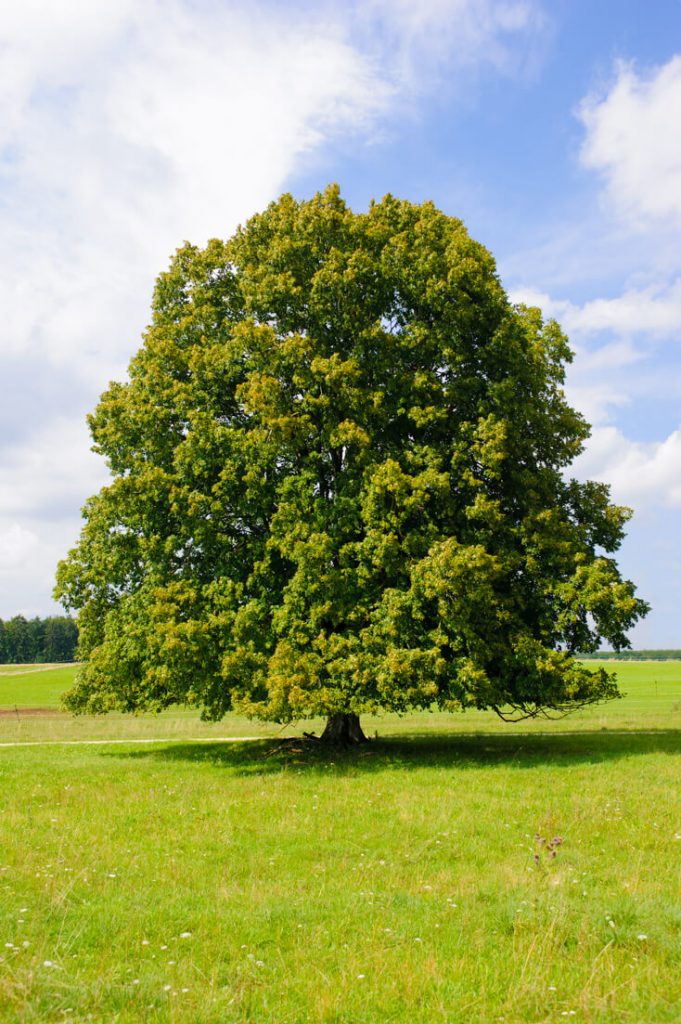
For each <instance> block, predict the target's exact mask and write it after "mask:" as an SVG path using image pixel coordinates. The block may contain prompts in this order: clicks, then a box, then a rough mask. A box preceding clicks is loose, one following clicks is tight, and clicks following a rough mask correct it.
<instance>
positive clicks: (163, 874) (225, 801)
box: [0, 663, 681, 1024]
mask: <svg viewBox="0 0 681 1024" xmlns="http://www.w3.org/2000/svg"><path fill="white" fill-rule="evenodd" d="M619 670H620V682H621V685H622V688H623V689H624V690H625V691H627V692H628V693H629V696H628V697H627V698H626V699H625V700H623V701H620V702H618V703H616V704H613V705H610V706H608V707H607V708H600V709H594V710H593V711H591V712H589V713H588V714H587V713H585V714H583V715H581V716H580V717H579V718H575V719H572V720H571V719H567V720H565V721H564V722H560V723H554V724H551V725H547V723H541V724H538V725H536V726H532V727H528V726H527V725H520V726H504V725H503V724H501V723H498V724H497V723H496V722H494V721H493V720H492V719H491V718H489V717H488V716H483V715H466V716H462V717H460V718H456V717H446V716H428V715H422V716H414V717H413V718H410V719H403V720H398V719H393V718H385V719H381V720H380V721H379V723H378V724H377V728H378V729H379V732H380V734H381V739H379V740H378V741H376V742H374V743H373V744H371V746H370V747H369V748H367V749H364V750H360V751H358V752H353V753H349V754H339V753H334V754H328V755H326V754H322V753H320V752H318V751H315V750H312V751H309V750H306V749H302V748H300V747H299V746H298V745H296V744H295V743H291V744H287V745H285V746H284V747H282V746H281V745H280V744H278V743H276V742H275V741H274V740H273V739H272V738H271V736H270V738H264V739H260V740H256V741H254V742H248V743H246V742H243V743H222V742H218V741H217V737H219V736H228V735H235V731H234V730H235V728H236V723H237V721H238V720H233V721H232V720H230V721H227V722H223V723H220V724H218V725H208V724H205V723H204V724H201V723H198V722H197V721H196V717H195V716H193V715H189V714H185V715H182V714H175V715H163V716H159V717H158V718H156V719H123V718H122V717H120V716H115V717H112V718H111V719H105V720H104V721H95V722H92V721H89V720H83V719H81V720H78V722H77V723H74V722H72V721H71V720H70V719H69V718H67V717H65V716H56V715H55V716H54V717H46V718H41V717H30V716H27V717H26V718H25V719H24V718H22V715H21V711H20V709H19V705H18V704H17V702H16V698H17V696H18V693H19V690H18V689H12V691H11V694H10V698H11V699H10V700H7V697H6V691H5V690H4V687H5V686H10V685H11V686H14V684H15V683H18V682H19V679H18V678H17V677H12V681H11V682H10V680H9V679H7V680H5V679H0V695H2V696H0V705H4V706H5V708H15V707H16V708H17V709H19V714H18V715H17V714H16V712H15V713H13V714H10V715H5V716H4V717H2V718H0V729H1V730H2V731H1V732H0V739H2V740H3V741H4V742H6V743H9V742H17V741H19V742H27V741H29V742H36V741H38V740H40V739H41V737H44V738H47V739H49V740H51V741H54V740H55V739H56V740H64V739H66V740H73V739H74V738H77V737H76V736H74V733H73V730H74V729H80V733H79V735H80V736H81V737H83V736H86V735H92V736H93V737H96V736H97V735H99V737H100V738H103V739H114V738H118V739H120V738H125V736H126V730H127V734H128V736H129V737H130V738H140V739H141V738H143V739H147V740H153V739H154V736H157V737H172V738H173V739H174V741H173V742H168V740H166V739H158V740H157V741H156V742H151V743H146V744H135V743H133V742H130V743H123V744H118V745H113V744H111V745H106V744H104V745H100V746H82V745H70V746H66V745H64V746H62V745H56V746H18V747H4V748H0V794H1V799H2V815H1V817H0V960H1V961H2V962H0V1020H1V1021H2V1022H3V1024H5V1022H7V1024H14V1022H22V1024H24V1022H36V1024H37V1022H41V1024H42V1022H52V1021H65V1020H70V1021H74V1022H76V1021H77V1022H85V1021H93V1022H97V1024H99V1022H102V1024H103V1022H107V1024H114V1022H115V1024H130V1022H141V1021H153V1022H161V1021H163V1022H166V1021H167V1022H178V1024H179V1022H183V1024H184V1022H187V1024H189V1022H191V1024H194V1022H196V1024H218V1022H219V1024H232V1022H234V1024H236V1022H240V1024H242V1022H257V1024H260V1022H263V1024H264V1022H267V1024H299V1022H300V1024H303V1022H325V1024H332V1022H333V1024H382V1022H388V1021H389V1022H407V1021H409V1022H411V1021H415V1022H422V1024H430V1022H448V1024H453V1022H461V1024H464V1022H465V1024H468V1022H470V1021H482V1022H485V1024H487V1022H496V1021H502V1020H503V1021H506V1022H518V1024H520V1022H536V1024H540V1022H549V1021H563V1020H569V1019H574V1020H575V1021H586V1022H594V1024H595V1022H598V1024H603V1022H631V1024H642V1022H645V1024H655V1022H662V1021H664V1022H674V1024H677V1022H678V1021H679V1020H681V982H680V981H679V970H678V966H679V962H680V961H681V892H680V883H681V872H680V867H681V803H680V801H679V778H680V777H681V664H678V663H665V664H662V665H660V664H655V665H642V664H630V665H629V664H628V665H626V666H625V665H622V666H619ZM59 671H62V672H63V671H64V670H59ZM66 671H67V672H68V671H69V670H66ZM48 676H49V673H48V672H45V673H43V674H42V675H41V679H40V680H39V679H38V678H37V676H36V677H33V676H31V677H28V676H27V677H25V680H24V682H25V685H26V686H27V687H28V686H30V687H33V686H35V687H38V688H39V687H40V686H43V687H44V693H45V694H47V693H48V691H49V692H50V693H52V692H53V690H49V687H50V686H52V683H53V681H51V680H50V679H49V678H48ZM60 685H61V684H60ZM38 696H39V695H38ZM42 703H43V706H44V705H46V704H47V703H48V699H47V697H45V698H44V700H43V702H42ZM24 706H25V707H38V706H41V702H40V700H37V701H35V700H34V699H33V696H32V697H31V700H30V702H29V703H28V704H26V705H24ZM367 724H368V726H369V728H373V726H374V723H367ZM239 725H240V727H241V729H242V733H241V734H242V735H244V734H248V735H258V728H257V727H255V726H254V725H253V723H248V722H246V723H244V722H239ZM107 729H108V733H107V731H106V730H107ZM261 729H262V727H261ZM27 730H28V731H27ZM145 730H146V731H145ZM211 730H212V732H211ZM269 731H270V733H271V735H274V734H275V732H276V730H275V729H272V728H270V729H269ZM407 733H410V734H411V735H407ZM189 736H196V737H199V736H201V737H202V738H203V739H204V742H202V743H194V742H189V740H188V739H187V737H189ZM556 838H559V839H560V840H562V841H561V842H560V843H558V842H555V843H553V844H551V840H554V839H556ZM550 844H551V845H552V849H549V845H550ZM552 851H553V852H555V856H553V855H552Z"/></svg>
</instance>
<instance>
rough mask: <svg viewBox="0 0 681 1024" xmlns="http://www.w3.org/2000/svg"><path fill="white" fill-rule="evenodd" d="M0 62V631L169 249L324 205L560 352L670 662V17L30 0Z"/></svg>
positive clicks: (649, 10)
mask: <svg viewBox="0 0 681 1024" xmlns="http://www.w3.org/2000/svg"><path fill="white" fill-rule="evenodd" d="M0 54H2V58H1V60H0V309H1V310H2V328H1V329H0V380H1V382H2V386H1V391H0V394H1V396H2V397H1V400H0V617H2V618H9V617H11V616H12V615H15V614H17V613H22V614H24V615H29V616H30V615H44V614H51V613H54V612H56V611H57V606H56V605H54V603H53V601H52V597H51V594H52V587H53V583H54V572H55V567H56V564H57V562H58V560H59V559H60V558H62V557H64V555H65V554H66V552H67V550H68V549H69V548H70V547H71V546H72V545H73V544H74V543H75V541H76V539H77V536H78V533H79V531H80V525H81V519H80V508H81V507H82V505H83V503H84V502H85V500H86V499H87V498H88V496H89V495H91V494H93V493H95V492H96V491H97V490H98V489H99V488H100V487H101V486H102V485H103V484H104V483H105V482H106V479H107V475H106V469H105V467H104V465H103V463H102V460H101V459H99V458H98V457H96V456H95V455H94V454H93V453H92V452H91V451H90V440H89V437H88V433H87V428H86V424H85V416H86V414H87V413H88V412H89V411H92V410H93V409H94V407H95V405H96V403H97V399H98V397H99V395H100V394H101V392H102V391H103V390H104V389H105V388H106V386H107V384H108V382H109V381H110V380H123V379H124V378H125V375H126V367H127V364H128V362H129V360H130V358H131V356H132V355H133V353H134V352H135V351H136V350H137V349H138V347H139V345H140V343H141V334H142V332H143V330H144V328H145V325H146V324H147V322H148V318H149V309H150V300H151V292H152V288H153V283H154V279H155V277H156V276H157V274H158V273H159V272H160V271H162V270H163V269H165V267H166V266H167V265H168V261H169V258H170V257H171V255H172V253H173V252H174V250H175V249H176V248H177V247H178V246H179V245H181V244H182V242H183V241H184V240H189V241H191V242H194V243H197V244H203V243H205V242H206V240H207V239H208V238H211V237H223V238H226V237H229V235H231V234H232V233H233V231H234V229H235V228H236V226H237V225H238V224H239V223H243V222H244V221H245V220H246V219H247V218H248V217H249V216H250V215H252V214H253V213H255V212H257V211H258V210H260V209H262V208H263V207H264V206H265V205H266V204H267V203H268V202H270V201H271V200H272V199H275V198H276V197H277V196H278V195H280V194H281V193H282V192H285V191H288V192H292V193H293V194H294V195H295V196H297V197H299V198H305V197H309V196H310V195H312V194H313V193H315V192H317V191H319V190H320V189H323V188H324V186H325V185H326V184H327V183H329V182H331V181H334V182H338V183H339V184H340V186H341V190H342V193H343V195H344V197H345V199H346V200H347V201H348V203H349V204H350V205H351V207H352V208H353V209H355V210H357V211H361V210H365V209H366V208H367V205H368V203H369V201H370V200H371V199H372V198H380V197H382V196H383V195H385V194H386V193H387V192H392V193H393V194H394V195H397V196H400V197H404V198H407V199H409V200H412V201H423V200H426V199H431V200H433V201H434V202H435V204H436V205H437V206H438V207H440V208H441V209H442V210H444V211H445V212H446V213H447V214H451V215H454V216H457V217H460V218H461V219H462V220H463V221H464V223H465V224H466V226H467V228H468V230H469V232H470V233H471V235H472V236H473V237H474V238H476V239H478V240H479V241H480V242H482V243H483V244H485V245H486V246H487V247H488V248H489V249H490V250H491V252H492V253H493V254H494V256H495V258H496V260H497V265H498V270H499V274H500V277H501V280H502V283H503V285H504V287H505V288H506V289H507V291H508V292H509V295H510V296H511V298H512V299H513V300H514V301H523V302H530V303H532V304H533V305H538V306H540V307H541V308H542V309H543V311H544V312H545V314H546V315H547V316H553V317H555V318H556V319H557V320H558V321H559V322H560V324H561V325H562V326H563V328H564V329H565V330H566V332H567V334H568V336H569V338H570V342H571V345H572V348H573V350H574V352H575V359H574V362H573V364H572V366H571V367H570V369H569V373H568V379H567V388H566V390H567V392H568V395H569V398H570V400H571V402H572V403H573V404H574V405H575V406H576V407H577V408H579V409H580V410H581V411H582V412H583V413H584V414H585V415H586V417H587V419H588V420H589V422H590V423H591V424H592V426H593V430H592V436H591V439H590V441H589V443H588V445H587V448H586V450H585V452H584V454H583V455H581V456H580V457H579V459H578V460H577V461H576V462H575V464H574V465H573V467H572V472H573V474H574V475H575V476H578V477H579V478H580V479H587V478H592V479H598V480H604V481H606V482H608V483H610V484H611V486H612V495H613V499H614V500H616V501H617V502H619V503H624V504H627V505H630V506H631V507H632V508H633V509H634V518H633V519H632V521H631V523H630V524H629V528H628V536H627V539H626V540H625V542H624V544H623V546H622V549H621V551H620V554H619V556H618V557H619V562H620V565H621V567H622V570H623V572H624V574H625V575H626V576H627V577H629V578H631V579H633V580H634V581H635V582H636V583H637V585H638V588H639V593H640V595H641V596H642V597H644V598H645V599H647V600H648V601H649V602H650V603H651V605H652V611H651V613H650V615H649V616H648V618H647V619H646V620H644V621H643V622H642V623H640V624H639V625H638V626H637V627H636V628H635V630H634V631H633V632H632V634H631V639H632V643H633V645H634V646H635V647H681V544H680V537H681V400H680V399H681V131H680V130H679V125H681V0H656V2H655V3H654V4H642V3H640V2H639V0H616V2H615V0H600V2H599V3H598V4H594V3H593V2H592V0H550V2H549V0H544V2H541V0H420V2H419V3H418V4H416V3H414V2H413V0H357V2H353V0H346V2H343V3H338V2H336V3H334V2H331V0H329V2H325V0H316V2H305V0H300V2H282V0H280V2H270V3H268V2H261V3H258V2H257V0H255V2H254V0H248V2H227V0H163V2H161V0H96V2H94V3H93V2H92V0H23V3H22V4H21V5H19V4H3V5H2V9H1V10H0Z"/></svg>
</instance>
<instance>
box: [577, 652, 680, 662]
mask: <svg viewBox="0 0 681 1024" xmlns="http://www.w3.org/2000/svg"><path fill="white" fill-rule="evenodd" d="M581 657H582V658H589V659H592V658H595V659H597V660H598V661H613V660H616V661H681V651H673V650H669V651H597V652H596V653H595V654H582V655H581Z"/></svg>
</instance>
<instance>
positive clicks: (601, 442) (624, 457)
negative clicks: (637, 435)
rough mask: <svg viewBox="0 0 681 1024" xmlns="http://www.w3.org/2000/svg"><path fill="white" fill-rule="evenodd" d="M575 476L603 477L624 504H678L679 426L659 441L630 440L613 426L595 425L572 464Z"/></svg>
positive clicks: (680, 498) (680, 500)
mask: <svg viewBox="0 0 681 1024" xmlns="http://www.w3.org/2000/svg"><path fill="white" fill-rule="evenodd" d="M573 470H574V473H575V475H577V476H579V477H583V478H584V477H588V478H590V479H595V480H603V481H605V482H606V483H609V484H611V485H612V492H613V496H614V498H615V499H616V500H617V501H621V502H624V503H625V504H627V503H631V504H633V505H636V506H638V507H640V506H641V505H651V504H652V505H660V504H668V505H674V506H680V505H681V426H679V427H678V428H677V429H676V430H674V431H673V432H672V433H671V434H669V436H668V437H666V438H665V439H664V440H663V441H659V442H653V443H643V442H637V441H631V440H629V438H627V437H625V436H624V434H623V433H622V432H621V431H620V430H618V429H617V428H616V427H612V426H602V427H597V428H596V429H595V430H594V432H593V435H592V437H591V439H590V440H589V444H588V448H587V450H586V451H585V452H584V454H583V455H581V456H580V457H579V459H577V460H576V461H575V463H574V464H573Z"/></svg>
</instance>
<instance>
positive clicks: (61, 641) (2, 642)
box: [0, 615, 78, 665]
mask: <svg viewBox="0 0 681 1024" xmlns="http://www.w3.org/2000/svg"><path fill="white" fill-rule="evenodd" d="M77 642H78V627H77V626H76V623H75V622H74V621H73V619H71V618H69V617H68V616H66V615H51V616H48V618H46V619H40V618H37V617H36V618H33V619H26V618H24V616H23V615H15V616H14V617H13V618H11V619H8V620H7V621H6V622H3V621H2V619H0V664H7V665H25V664H32V663H35V664H40V663H43V662H49V663H52V662H59V661H73V660H74V657H75V652H76V644H77Z"/></svg>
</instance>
